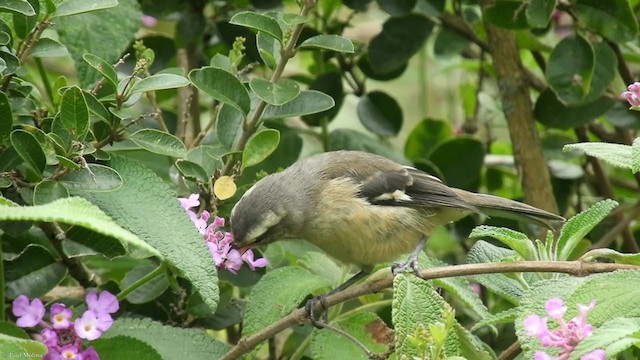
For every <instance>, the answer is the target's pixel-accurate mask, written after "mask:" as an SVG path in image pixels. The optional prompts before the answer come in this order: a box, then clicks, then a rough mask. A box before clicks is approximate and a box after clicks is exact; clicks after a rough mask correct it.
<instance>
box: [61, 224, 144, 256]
mask: <svg viewBox="0 0 640 360" xmlns="http://www.w3.org/2000/svg"><path fill="white" fill-rule="evenodd" d="M66 235H67V238H66V239H65V240H62V249H63V251H64V252H65V254H67V256H69V257H77V256H87V255H96V254H100V255H103V256H105V257H106V258H107V259H113V258H116V257H119V256H123V255H126V254H127V248H126V247H125V246H124V245H123V242H121V241H119V240H118V239H116V238H115V237H111V236H107V235H103V234H99V233H96V232H95V231H92V230H89V229H86V228H83V227H80V226H74V227H72V228H70V229H69V230H67V231H66ZM140 253H141V254H143V252H140ZM132 255H133V256H136V255H137V254H136V253H134V254H132ZM144 255H145V256H146V254H144Z"/></svg>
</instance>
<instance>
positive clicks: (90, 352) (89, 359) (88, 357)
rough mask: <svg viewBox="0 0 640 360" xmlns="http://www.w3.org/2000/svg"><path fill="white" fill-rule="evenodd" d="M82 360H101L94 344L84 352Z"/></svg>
mask: <svg viewBox="0 0 640 360" xmlns="http://www.w3.org/2000/svg"><path fill="white" fill-rule="evenodd" d="M81 355H82V360H100V357H99V356H98V353H97V352H96V349H94V348H93V346H89V347H88V348H86V349H85V350H84V351H83V352H82V354H81Z"/></svg>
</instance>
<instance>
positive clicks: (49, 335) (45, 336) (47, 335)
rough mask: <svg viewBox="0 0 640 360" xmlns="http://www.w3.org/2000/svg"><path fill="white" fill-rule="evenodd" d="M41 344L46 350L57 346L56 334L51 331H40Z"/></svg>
mask: <svg viewBox="0 0 640 360" xmlns="http://www.w3.org/2000/svg"><path fill="white" fill-rule="evenodd" d="M40 337H41V340H40V341H41V342H42V343H43V344H45V345H46V346H47V347H48V348H52V347H54V346H58V333H56V332H55V331H53V330H51V329H48V328H47V329H42V331H40Z"/></svg>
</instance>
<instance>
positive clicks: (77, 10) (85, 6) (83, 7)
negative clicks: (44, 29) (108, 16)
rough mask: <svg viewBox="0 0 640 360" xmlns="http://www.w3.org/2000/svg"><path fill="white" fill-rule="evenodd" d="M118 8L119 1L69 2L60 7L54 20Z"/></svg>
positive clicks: (81, 0) (79, 0)
mask: <svg viewBox="0 0 640 360" xmlns="http://www.w3.org/2000/svg"><path fill="white" fill-rule="evenodd" d="M115 6H118V0H67V1H65V2H63V3H62V4H60V5H58V7H57V9H56V11H55V12H54V13H53V15H52V16H51V17H52V18H55V17H61V16H69V15H76V14H82V13H85V12H89V11H96V10H101V9H108V8H112V7H115Z"/></svg>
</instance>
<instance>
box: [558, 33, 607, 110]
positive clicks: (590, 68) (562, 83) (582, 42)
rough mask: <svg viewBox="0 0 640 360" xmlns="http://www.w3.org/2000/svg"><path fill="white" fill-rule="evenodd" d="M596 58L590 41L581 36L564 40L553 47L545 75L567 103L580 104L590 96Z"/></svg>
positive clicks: (573, 36)
mask: <svg viewBox="0 0 640 360" xmlns="http://www.w3.org/2000/svg"><path fill="white" fill-rule="evenodd" d="M595 56H596V55H595V51H594V49H593V47H592V46H591V44H590V43H589V41H587V39H585V38H584V37H583V36H582V35H579V34H574V35H571V36H568V37H565V38H564V39H562V40H561V41H560V43H559V44H558V45H556V47H555V48H553V51H552V52H551V55H549V62H548V63H547V69H546V72H545V76H546V79H547V81H548V82H549V85H550V86H551V88H552V89H553V91H554V92H555V93H556V94H557V95H558V98H560V100H561V101H562V102H563V103H564V104H566V105H577V104H581V103H582V102H583V99H584V98H585V97H586V96H587V93H588V92H589V88H590V87H591V80H592V78H593V73H594V69H595Z"/></svg>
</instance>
